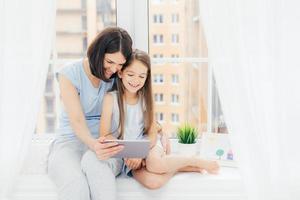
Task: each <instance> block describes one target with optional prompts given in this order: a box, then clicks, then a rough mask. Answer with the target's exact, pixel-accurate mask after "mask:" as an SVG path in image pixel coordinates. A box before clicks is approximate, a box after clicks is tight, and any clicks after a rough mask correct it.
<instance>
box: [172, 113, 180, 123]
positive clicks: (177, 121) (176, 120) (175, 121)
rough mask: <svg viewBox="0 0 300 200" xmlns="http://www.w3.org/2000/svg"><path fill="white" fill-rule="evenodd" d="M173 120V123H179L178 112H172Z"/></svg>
mask: <svg viewBox="0 0 300 200" xmlns="http://www.w3.org/2000/svg"><path fill="white" fill-rule="evenodd" d="M171 121H172V123H176V124H177V123H179V115H178V114H177V113H172V114H171Z"/></svg>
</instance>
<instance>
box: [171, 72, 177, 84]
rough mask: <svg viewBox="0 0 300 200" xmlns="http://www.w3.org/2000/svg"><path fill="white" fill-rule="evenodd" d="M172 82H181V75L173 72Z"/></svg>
mask: <svg viewBox="0 0 300 200" xmlns="http://www.w3.org/2000/svg"><path fill="white" fill-rule="evenodd" d="M172 83H173V84H178V83H179V75H178V74H172Z"/></svg>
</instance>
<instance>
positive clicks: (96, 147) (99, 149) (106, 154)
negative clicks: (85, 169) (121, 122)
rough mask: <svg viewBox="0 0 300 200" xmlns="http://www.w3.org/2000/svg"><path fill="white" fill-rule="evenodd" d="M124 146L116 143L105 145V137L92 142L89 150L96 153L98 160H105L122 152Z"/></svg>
mask: <svg viewBox="0 0 300 200" xmlns="http://www.w3.org/2000/svg"><path fill="white" fill-rule="evenodd" d="M123 148H124V146H122V145H118V143H116V142H108V143H105V137H99V138H98V139H97V140H94V141H93V144H92V146H91V149H92V150H93V151H94V152H95V153H96V156H97V158H98V159H99V160H107V159H109V158H110V157H112V156H113V155H115V154H117V153H118V152H120V151H122V149H123Z"/></svg>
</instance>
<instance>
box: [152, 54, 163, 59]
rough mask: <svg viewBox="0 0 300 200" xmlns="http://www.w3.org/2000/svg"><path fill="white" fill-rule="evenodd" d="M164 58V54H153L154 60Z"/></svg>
mask: <svg viewBox="0 0 300 200" xmlns="http://www.w3.org/2000/svg"><path fill="white" fill-rule="evenodd" d="M163 57H164V55H163V54H158V53H156V54H153V58H163Z"/></svg>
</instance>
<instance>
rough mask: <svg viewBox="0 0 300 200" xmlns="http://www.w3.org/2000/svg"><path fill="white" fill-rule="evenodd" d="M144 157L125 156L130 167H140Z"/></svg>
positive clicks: (125, 160) (126, 163)
mask: <svg viewBox="0 0 300 200" xmlns="http://www.w3.org/2000/svg"><path fill="white" fill-rule="evenodd" d="M142 161H143V159H140V158H124V162H125V165H126V166H127V167H129V168H130V169H140V168H141V167H142Z"/></svg>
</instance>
